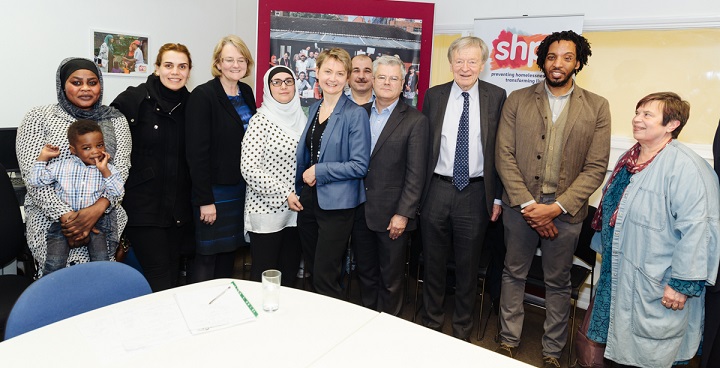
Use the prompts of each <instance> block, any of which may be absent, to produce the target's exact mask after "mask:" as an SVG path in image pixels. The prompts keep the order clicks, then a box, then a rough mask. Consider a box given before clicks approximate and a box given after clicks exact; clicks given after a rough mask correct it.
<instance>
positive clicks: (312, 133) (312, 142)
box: [310, 103, 325, 165]
mask: <svg viewBox="0 0 720 368" xmlns="http://www.w3.org/2000/svg"><path fill="white" fill-rule="evenodd" d="M320 108H322V103H320V107H318V110H317V112H316V113H315V118H314V119H313V124H312V128H311V129H310V165H314V164H316V163H318V161H320V148H319V147H318V150H317V154H315V156H314V157H313V152H315V151H314V148H315V127H316V126H317V124H319V120H320ZM323 135H325V130H324V129H323V132H322V133H321V134H320V139H319V141H320V145H322V138H323Z"/></svg>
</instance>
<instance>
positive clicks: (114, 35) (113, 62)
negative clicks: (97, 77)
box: [91, 29, 150, 77]
mask: <svg viewBox="0 0 720 368" xmlns="http://www.w3.org/2000/svg"><path fill="white" fill-rule="evenodd" d="M148 40H149V38H148V36H143V35H138V34H130V33H121V32H113V31H104V30H97V29H94V30H92V57H91V59H92V60H94V61H95V64H97V66H98V68H99V69H100V71H101V72H102V73H103V75H119V76H136V77H138V76H139V77H143V76H147V75H148V74H149V71H150V67H149V65H150V62H149V61H148V53H147V51H148Z"/></svg>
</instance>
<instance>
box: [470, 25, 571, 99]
mask: <svg viewBox="0 0 720 368" xmlns="http://www.w3.org/2000/svg"><path fill="white" fill-rule="evenodd" d="M583 18H584V17H583V16H582V15H564V16H546V17H527V16H524V17H513V18H488V19H475V36H477V37H480V38H482V39H483V41H485V43H486V44H487V45H488V48H489V49H490V57H489V58H488V61H487V62H486V63H485V68H484V69H483V71H482V73H480V79H482V80H484V81H486V82H490V83H492V84H495V85H497V86H500V87H502V88H505V90H506V91H507V93H508V94H510V92H512V91H514V90H516V89H520V88H524V87H527V86H529V85H532V84H535V83H537V82H539V81H541V80H542V79H543V78H544V76H543V74H542V72H541V71H540V68H538V66H537V56H536V49H537V47H538V45H540V42H542V40H543V39H545V37H546V36H547V35H549V34H551V33H553V32H558V31H567V30H572V31H575V32H576V33H578V34H581V33H582V27H583Z"/></svg>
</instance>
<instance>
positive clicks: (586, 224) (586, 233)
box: [524, 206, 596, 366]
mask: <svg viewBox="0 0 720 368" xmlns="http://www.w3.org/2000/svg"><path fill="white" fill-rule="evenodd" d="M595 211H596V208H595V207H593V206H590V207H588V215H587V217H586V218H585V220H584V221H583V224H582V230H581V231H580V237H579V239H578V244H577V248H576V249H575V257H577V258H578V259H580V260H581V261H583V263H585V266H583V265H578V264H573V265H572V268H571V269H570V281H571V284H572V290H571V292H570V299H571V300H572V302H573V309H572V315H571V317H570V318H571V322H570V331H569V332H568V333H569V335H570V343H569V344H568V345H567V346H568V347H569V349H570V350H569V353H568V366H570V365H571V362H572V352H573V338H574V337H575V333H574V331H575V316H576V311H577V302H578V298H579V297H580V289H581V288H582V287H583V285H585V280H587V278H588V277H590V295H591V296H592V294H593V287H594V280H595V262H596V253H595V251H594V250H592V249H590V241H591V240H592V237H593V235H594V234H595V230H593V229H592V228H591V227H590V224H591V223H592V219H593V217H595ZM525 288H526V292H528V293H530V294H533V295H535V296H538V297H540V299H534V298H533V299H528V298H525V301H524V302H525V304H529V305H534V306H536V307H540V308H543V309H544V308H545V299H544V295H545V281H544V278H543V268H542V256H538V255H536V256H535V257H534V258H533V261H532V265H531V266H530V271H529V272H528V276H527V281H526V284H525Z"/></svg>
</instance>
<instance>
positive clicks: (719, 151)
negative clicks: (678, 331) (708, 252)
mask: <svg viewBox="0 0 720 368" xmlns="http://www.w3.org/2000/svg"><path fill="white" fill-rule="evenodd" d="M713 161H714V163H713V164H714V166H715V173H716V174H717V175H718V176H719V177H720V123H718V127H717V130H716V131H715V139H713ZM718 280H720V271H718ZM708 291H710V292H713V293H720V282H718V281H716V282H715V286H712V287H709V288H708ZM710 345H712V344H710Z"/></svg>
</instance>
